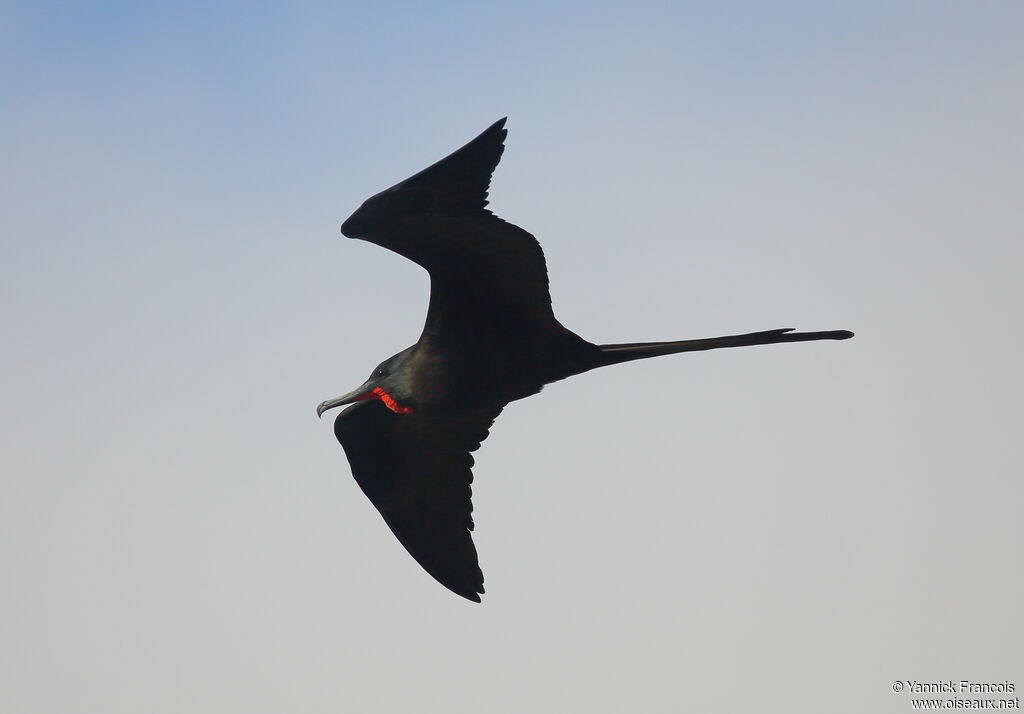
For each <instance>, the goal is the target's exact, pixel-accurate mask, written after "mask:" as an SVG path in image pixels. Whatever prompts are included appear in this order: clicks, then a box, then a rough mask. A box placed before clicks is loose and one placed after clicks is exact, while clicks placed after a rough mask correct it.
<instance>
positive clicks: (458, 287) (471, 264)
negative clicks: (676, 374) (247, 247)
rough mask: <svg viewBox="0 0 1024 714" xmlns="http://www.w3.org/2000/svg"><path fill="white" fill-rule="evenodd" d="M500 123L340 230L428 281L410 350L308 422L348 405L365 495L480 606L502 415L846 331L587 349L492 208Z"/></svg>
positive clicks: (534, 257)
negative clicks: (664, 366)
mask: <svg viewBox="0 0 1024 714" xmlns="http://www.w3.org/2000/svg"><path fill="white" fill-rule="evenodd" d="M504 126H505V120H504V119H502V120H500V121H498V122H496V123H494V124H493V125H492V126H490V127H489V128H488V129H487V130H486V131H484V132H483V133H482V134H480V136H478V137H477V138H475V139H473V141H471V142H469V143H468V144H466V145H465V146H464V147H462V148H461V149H459V150H457V151H455V152H454V153H452V154H451V155H449V156H448V157H446V158H444V159H442V160H441V161H439V162H437V163H436V164H434V165H432V166H430V167H428V168H426V169H424V170H423V171H420V172H419V173H417V174H415V175H414V176H412V177H410V178H408V179H406V180H405V181H402V182H401V183H399V184H396V185H395V186H392V187H391V188H389V189H387V190H385V191H382V192H380V193H378V194H377V195H375V196H373V197H371V198H369V199H367V200H366V201H365V202H364V203H363V205H362V206H360V208H359V209H358V210H357V211H356V212H355V213H353V214H352V216H350V217H349V218H348V220H346V221H345V223H344V224H343V225H342V227H341V230H342V233H344V234H345V235H346V236H349V237H350V238H360V239H363V240H367V241H370V242H372V243H376V244H377V245H380V246H382V247H384V248H388V249H390V250H392V251H394V252H396V253H398V254H399V255H403V256H405V257H406V258H409V259H410V260H412V261H415V262H416V263H418V264H419V265H421V266H423V267H424V268H425V269H426V270H427V271H428V273H429V274H430V304H429V307H428V310H427V317H426V321H425V324H424V326H423V332H422V333H421V335H420V338H419V340H418V341H417V342H416V344H415V345H413V346H411V347H409V348H407V349H405V350H403V351H402V352H399V353H398V354H397V355H395V356H393V357H391V358H389V359H387V360H385V361H384V362H382V363H381V364H380V365H379V366H378V367H377V368H376V369H375V370H374V372H373V374H371V375H370V378H369V379H367V380H366V382H365V383H364V384H362V385H361V386H360V387H358V388H357V389H355V390H353V391H352V392H350V393H348V394H346V395H344V396H342V397H338V398H337V399H332V400H328V401H326V402H323V403H321V404H320V406H319V407H318V408H317V414H322V413H323V412H324V411H325V410H327V409H331V408H334V407H337V406H341V405H344V404H353V406H350V407H349V408H348V409H346V410H344V411H343V412H341V414H339V415H338V417H337V419H336V421H335V425H334V431H335V435H336V436H337V438H338V441H339V442H341V445H342V447H344V449H345V453H346V455H347V456H348V460H349V463H350V465H351V467H352V474H353V476H355V479H356V481H357V482H358V483H359V486H360V488H362V490H363V492H364V493H365V494H366V496H367V497H368V498H369V499H370V501H371V502H372V503H373V505H374V506H376V508H377V510H378V511H380V513H381V515H382V516H383V517H384V520H385V521H386V522H387V524H388V526H389V527H390V528H391V530H392V531H393V532H394V534H395V535H396V536H397V537H398V539H399V541H401V543H402V545H404V546H405V548H406V549H407V550H408V551H409V553H411V554H412V556H413V557H414V558H415V559H416V560H417V562H419V564H420V565H421V566H423V568H424V569H425V570H426V571H427V572H428V573H430V574H431V575H432V576H433V577H434V578H436V579H437V580H438V582H440V583H441V584H442V585H444V586H445V587H447V588H449V589H451V590H452V591H454V592H455V593H457V594H459V595H461V596H463V597H465V598H468V599H470V600H475V601H477V602H479V600H480V593H483V592H484V588H483V574H482V573H481V571H480V567H479V564H478V560H477V553H476V548H475V547H474V545H473V541H472V538H471V534H470V531H472V529H473V520H472V516H471V513H472V508H473V507H472V502H471V495H472V490H471V486H470V484H471V482H472V480H473V473H472V466H473V457H472V455H471V452H472V451H474V450H476V449H477V448H479V446H480V443H481V442H482V441H483V440H484V439H485V438H487V434H488V430H489V429H490V427H491V425H492V423H493V422H494V419H495V418H496V417H497V416H498V414H499V413H500V412H501V410H502V408H504V406H505V405H506V404H507V403H509V402H511V401H514V400H516V399H522V398H523V397H527V396H530V395H531V394H536V393H537V392H539V391H540V390H541V389H542V388H543V386H544V385H545V384H549V383H551V382H555V381H558V380H560V379H564V378H566V377H569V376H572V375H574V374H579V373H581V372H586V371H588V370H591V369H595V368H597V367H603V366H606V365H610V364H616V363H619V362H625V361H629V360H634V359H643V358H647V357H655V356H658V355H666V354H674V353H678V352H693V351H699V350H708V349H717V348H721V347H738V346H745V345H760V344H770V343H778V342H804V341H812V340H843V339H847V338H849V337H852V336H853V333H851V332H848V331H846V330H832V331H826V332H794V331H792V330H790V329H781V330H769V331H765V332H754V333H749V334H745V335H730V336H726V337H713V338H706V339H698V340H683V341H676V342H653V343H631V344H616V345H595V344H593V343H590V342H588V341H586V340H584V339H583V338H581V337H579V336H578V335H576V334H574V333H573V332H571V331H570V330H567V329H566V328H565V327H563V326H562V325H561V324H560V323H559V322H558V320H556V319H555V316H554V313H553V312H552V309H551V295H550V293H549V291H548V277H547V268H546V265H545V263H544V253H543V251H542V250H541V248H540V245H539V244H538V243H537V240H536V239H535V238H534V237H533V236H532V235H530V234H529V233H527V232H526V231H524V230H523V229H521V228H519V227H517V226H514V225H512V224H511V223H508V222H506V221H503V220H502V219H500V218H498V217H497V216H495V215H494V214H493V213H491V212H490V211H489V210H487V208H486V206H487V192H488V189H489V186H490V180H491V174H492V173H493V171H494V168H495V167H496V166H497V164H498V161H499V160H500V158H501V154H502V152H503V151H504V139H505V136H506V133H507V132H506V130H505V128H504Z"/></svg>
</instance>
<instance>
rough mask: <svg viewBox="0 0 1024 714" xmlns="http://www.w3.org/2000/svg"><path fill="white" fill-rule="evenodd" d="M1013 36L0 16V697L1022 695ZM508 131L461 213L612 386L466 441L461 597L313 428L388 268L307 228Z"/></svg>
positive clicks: (379, 334)
mask: <svg viewBox="0 0 1024 714" xmlns="http://www.w3.org/2000/svg"><path fill="white" fill-rule="evenodd" d="M1022 33H1024V5H1022V4H1021V3H1016V2H942V1H935V2H845V3H843V2H840V3H817V4H811V3H789V2H776V3H736V2H722V3H714V4H711V3H704V4H692V3H682V2H660V3H659V2H638V3H629V4H628V5H627V4H626V3H610V2H596V3H567V2H522V3H516V4H511V3H506V4H493V3H468V2H435V3H412V2H399V3H369V2H360V3H353V2H342V3H316V2H306V3H304V2H291V3H267V4H252V5H246V6H243V5H241V4H224V3H217V2H214V3H210V2H202V3H199V2H178V3H173V4H171V3H166V4H152V3H149V4H147V3H141V4H140V3H118V2H113V3H103V4H99V3H89V2H69V3H51V2H32V3H29V2H22V3H13V4H12V3H3V4H2V9H0V65H2V68H3V71H2V72H0V180H2V186H3V190H2V191H0V305H2V311H3V312H2V315H3V322H2V326H3V334H4V340H3V349H2V350H0V376H2V380H3V381H2V394H3V399H2V408H0V440H2V443H0V470H2V473H0V573H2V578H3V579H2V582H0V711H3V712H5V713H6V712H10V713H12V714H68V713H69V712H74V713H75V714H79V713H89V714H91V713H96V714H122V713H123V714H138V712H148V713H150V714H165V713H166V714H171V713H174V714H178V713H182V712H189V714H196V713H206V712H209V713H216V714H224V713H227V712H239V713H245V714H254V713H255V714H261V713H264V712H265V713H267V714H271V713H274V714H276V713H279V712H304V713H305V712H314V713H319V712H324V713H326V712H360V713H378V712H379V713H381V714H385V713H386V714H392V713H396V712H398V713H404V712H409V713H414V712H415V713H417V714H420V713H425V714H432V713H434V712H498V713H505V712H507V713H512V712H516V713H518V712H526V711H530V712H592V713H595V714H603V713H608V714H611V713H618V712H623V711H642V712H682V711H700V712H741V711H767V712H771V711H786V712H794V713H797V714H799V713H802V712H821V711H832V712H906V711H911V704H910V701H909V700H910V696H909V695H907V694H895V693H893V691H892V683H893V681H894V680H907V679H916V680H920V681H938V680H947V679H952V680H960V679H972V680H975V681H998V682H1001V681H1004V680H1009V681H1011V682H1014V683H1015V684H1016V689H1017V693H1018V694H1019V693H1020V691H1021V689H1022V688H1024V655H1022V650H1021V642H1022V640H1024V618H1022V616H1021V609H1020V603H1021V602H1022V601H1024V575H1022V570H1021V547H1022V544H1024V526H1022V523H1021V520H1022V519H1021V503H1022V498H1024V485H1022V468H1021V459H1020V441H1021V434H1022V427H1024V418H1022V416H1021V404H1022V402H1024V386H1022V385H1024V380H1022V377H1021V368H1020V363H1021V354H1022V352H1024V337H1022V334H1024V333H1022V330H1021V323H1022V320H1021V313H1022V308H1024V281H1022V279H1021V274H1022V269H1021V268H1022V258H1024V256H1022V248H1021V246H1022V238H1024V218H1022V198H1024V179H1022V169H1021V167H1022V166H1024V141H1022V138H1021V137H1022V136H1024V44H1022V42H1021V37H1022ZM505 115H508V116H509V123H508V128H509V136H508V141H507V150H506V152H505V156H504V159H503V160H502V163H501V165H500V166H499V167H498V170H497V173H496V175H495V179H494V182H493V184H492V199H493V201H492V207H493V208H494V210H495V211H496V212H497V213H498V214H499V215H501V216H503V217H505V218H507V219H508V220H510V221H512V222H514V223H516V224H518V225H521V226H522V227H524V228H526V229H527V230H530V231H531V232H533V233H534V234H535V235H537V237H538V238H539V240H540V241H541V243H542V245H543V246H544V249H545V251H546V254H547V260H548V266H549V270H550V274H551V282H552V293H553V297H554V303H555V310H556V314H557V315H558V316H559V317H560V319H561V320H562V322H564V323H565V324H566V325H567V326H568V327H570V328H571V329H573V330H575V331H576V332H578V333H580V334H581V335H583V336H584V337H587V338H588V339H591V340H593V341H596V342H629V341H640V340H654V339H683V338H688V337H703V336H711V335H718V334H728V333H735V332H747V331H753V330H758V329H769V328H776V327H797V328H801V329H831V328H848V329H852V330H854V331H856V332H857V338H856V339H854V340H852V341H849V342H843V343H818V344H805V345H778V346H768V347H758V348H749V349H742V350H731V351H719V352H712V353H701V354H694V355H684V356H679V357H674V358H664V359H661V360H654V361H648V362H643V363H635V364H630V365H623V366H621V367H617V368H612V369H608V370H603V371H599V372H594V373H591V374H588V375H585V376H582V377H579V378H576V379H574V380H570V381H568V382H564V383H560V384H557V385H553V386H552V387H549V388H548V389H546V390H545V391H544V392H543V393H542V394H541V395H539V396H537V397H534V398H532V399H529V400H526V401H523V402H519V403H516V404H514V405H512V406H511V407H509V408H508V409H507V410H506V411H505V413H504V414H503V415H502V417H501V418H500V420H499V421H498V422H497V424H496V425H495V427H494V429H493V431H492V435H491V437H490V439H488V441H487V442H486V444H484V447H483V448H482V449H481V451H480V452H478V458H477V468H476V483H475V487H474V488H475V504H476V510H475V516H476V521H477V531H476V541H477V546H478V548H479V550H480V555H481V561H482V565H483V569H484V574H485V576H486V586H487V595H486V596H485V598H484V602H483V604H482V605H473V604H471V603H468V602H466V601H464V600H462V599H461V598H458V597H456V596H455V595H452V594H451V593H449V592H448V591H446V590H444V589H443V588H441V587H440V586H439V585H437V584H436V583H435V582H434V581H433V580H432V579H431V578H430V577H428V576H427V575H426V574H424V573H423V572H422V571H421V570H420V569H419V567H418V566H417V565H416V564H415V562H414V561H413V560H412V559H411V558H409V557H408V556H407V555H406V554H405V552H404V551H403V550H402V548H401V546H400V545H399V544H398V543H397V541H396V540H395V539H394V538H393V537H392V536H391V534H390V532H389V531H388V529H387V528H386V526H385V525H384V523H383V522H382V521H381V519H380V517H379V515H378V514H377V513H376V511H374V510H373V508H372V507H371V506H370V504H369V503H368V502H367V501H366V499H365V498H364V497H363V496H362V494H361V493H360V492H359V490H358V487H357V486H356V484H355V482H354V481H353V480H352V479H351V477H350V474H349V470H348V465H347V462H346V461H345V458H344V455H343V453H342V451H341V449H340V447H339V446H338V444H337V442H336V441H335V439H334V436H333V433H332V430H331V421H332V420H331V419H327V418H325V419H324V420H323V421H318V420H317V419H316V416H315V414H314V408H315V406H316V404H317V403H318V402H320V401H321V400H323V399H325V398H327V397H331V396H335V395H337V394H340V393H342V392H345V391H348V390H349V389H351V388H353V387H355V386H356V385H358V384H359V383H360V382H361V381H362V380H363V379H364V378H365V377H366V375H367V374H368V373H369V371H370V370H371V368H372V367H373V366H374V365H375V364H377V362H379V361H380V360H381V359H383V358H385V357H387V356H389V355H391V354H392V353H394V352H396V351H398V350H399V349H401V348H403V347H405V346H407V345H409V344H411V343H412V342H413V341H415V339H416V337H417V335H418V334H419V329H420V327H421V324H422V319H423V314H424V312H425V309H426V304H427V291H428V283H427V277H426V274H425V273H424V272H423V271H422V270H420V269H419V268H418V267H417V266H415V265H413V264H411V263H409V262H407V261H404V260H403V259H401V258H399V257H398V256H395V255H393V254H391V253H389V252H387V251H385V250H382V249H380V248H378V247H376V246H373V245H370V244H366V243H362V242H359V241H349V240H347V239H344V238H343V237H342V236H341V235H340V234H339V233H338V226H339V225H340V223H341V221H342V220H343V219H344V218H345V217H347V216H348V214H349V213H350V212H351V211H352V210H353V209H354V208H355V207H356V206H358V205H359V203H360V202H361V201H362V200H363V199H365V198H366V197H367V196H369V195H371V194H372V193H375V192H376V191H378V190H380V189H382V188H384V187H386V186H389V185H391V184H392V183H394V182H396V181H398V180H400V179H402V178H405V177H406V176H408V175H410V174H411V173H413V172H415V171H417V170H419V169H421V168H423V167H424V166H426V165H427V164H429V163H431V162H432V161H434V160H436V159H438V158H440V157H442V156H444V155H445V154H447V153H448V152H450V151H451V150H453V149H455V148H456V147H458V146H460V145H461V144H463V143H464V142H465V141H467V140H469V139H470V138H472V137H473V136H475V135H476V134H477V133H478V132H479V131H481V130H483V129H484V128H485V127H487V126H488V125H489V124H490V123H491V122H493V121H494V120H496V119H498V118H500V117H502V116H505Z"/></svg>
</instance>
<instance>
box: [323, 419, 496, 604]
mask: <svg viewBox="0 0 1024 714" xmlns="http://www.w3.org/2000/svg"><path fill="white" fill-rule="evenodd" d="M500 412H501V409H496V410H492V411H490V412H481V413H474V414H468V415H459V416H458V417H433V416H421V415H418V414H396V413H394V412H392V411H391V410H390V409H388V408H387V407H386V406H385V405H384V404H383V403H382V402H380V401H377V400H371V401H365V402H360V403H358V404H356V405H354V406H351V407H349V408H348V409H346V410H345V411H343V412H342V413H341V414H339V415H338V418H337V419H336V420H335V421H334V433H335V435H336V436H337V437H338V441H340V442H341V445H342V447H343V448H344V449H345V454H346V455H347V456H348V461H349V464H350V465H351V466H352V475H353V476H354V477H355V479H356V482H357V483H358V484H359V487H360V488H361V489H362V490H363V493H365V494H366V496H367V498H369V499H370V501H371V502H372V503H373V505H374V506H376V507H377V510H378V511H380V514H381V515H382V516H384V521H385V522H386V523H387V524H388V526H389V527H390V528H391V530H392V531H393V532H394V534H395V535H396V536H398V540H399V541H401V543H402V545H404V546H405V548H406V550H408V551H409V553H410V554H411V555H412V557H413V558H415V559H416V562H418V563H419V564H420V565H421V566H423V568H424V570H426V571H427V572H428V573H430V574H431V575H432V576H433V577H434V578H435V579H436V580H437V581H438V582H439V583H441V584H442V585H444V586H445V587H446V588H448V589H449V590H451V591H452V592H455V593H457V594H459V595H461V596H462V597H464V598H468V599H470V600H473V601H475V602H480V595H479V593H482V592H483V591H484V576H483V573H482V572H481V571H480V565H479V562H478V561H477V554H476V547H475V546H474V545H473V539H472V537H471V536H470V531H472V530H473V518H472V511H473V504H472V501H471V496H472V488H471V486H470V484H471V483H472V481H473V472H472V470H471V469H472V466H473V457H472V456H470V452H471V451H475V450H476V449H478V448H479V447H480V442H482V441H483V440H484V439H486V438H487V434H488V429H489V428H490V426H491V424H492V423H494V419H495V418H496V417H497V416H498V414H499V413H500Z"/></svg>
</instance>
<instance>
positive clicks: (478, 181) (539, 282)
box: [341, 119, 557, 334]
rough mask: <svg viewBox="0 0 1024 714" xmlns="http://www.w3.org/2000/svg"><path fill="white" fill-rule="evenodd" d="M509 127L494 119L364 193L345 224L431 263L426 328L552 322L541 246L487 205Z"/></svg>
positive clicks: (354, 234) (356, 234) (348, 230)
mask: <svg viewBox="0 0 1024 714" xmlns="http://www.w3.org/2000/svg"><path fill="white" fill-rule="evenodd" d="M504 126H505V120H504V119H501V120H500V121H498V122H495V123H494V124H493V125H491V126H490V127H489V128H488V129H487V130H486V131H484V132H483V133H482V134H480V136H478V137H476V138H475V139H473V140H472V141H471V142H469V143H468V144H466V145H465V146H463V147H462V148H461V149H459V150H457V151H455V152H454V153H452V154H451V155H450V156H448V157H446V158H444V159H441V160H440V161H438V162H437V163H436V164H434V165H432V166H430V167H428V168H426V169H424V170H423V171H420V172H419V173H418V174H416V175H415V176H412V177H410V178H408V179H406V180H405V181H402V182H401V183H399V184H397V185H395V186H392V187H391V188H389V189H387V190H385V191H382V192H381V193H379V194H377V195H376V196H373V197H371V198H369V199H367V200H366V201H365V202H364V203H363V205H362V206H361V207H360V208H359V209H358V210H357V211H356V212H355V213H353V214H352V215H351V216H350V217H349V218H348V220H346V221H345V223H344V224H343V225H342V227H341V232H342V233H344V234H345V235H347V236H349V237H350V238H361V239H363V240H367V241H370V242H371V243H376V244H377V245H380V246H383V247H384V248H388V249H390V250H393V251H394V252H396V253H398V254H399V255H403V256H405V257H406V258H409V259H410V260H412V261H415V262H416V263H418V264H419V265H421V266H423V267H424V268H426V269H427V271H428V272H429V273H430V307H429V309H428V312H427V321H426V326H425V327H424V333H425V334H427V333H431V332H434V333H436V334H444V333H445V331H446V330H448V329H449V328H451V327H456V326H457V327H461V328H478V329H479V328H483V329H486V328H487V327H489V326H495V327H498V328H501V327H506V326H508V323H510V322H512V323H516V324H530V323H532V324H534V325H536V326H538V327H543V326H547V324H549V323H554V322H555V318H554V315H553V313H552V311H551V294H550V292H549V290H548V275H547V266H546V264H545V262H544V252H543V251H542V250H541V247H540V244H538V243H537V240H536V238H534V237H533V236H532V235H530V234H529V233H527V232H526V231H524V230H523V229H522V228H519V227H517V226H514V225H512V224H511V223H507V222H506V221H503V220H502V219H500V218H498V217H497V216H495V215H494V214H493V213H491V212H490V211H489V210H487V208H486V206H487V191H488V188H489V187H490V182H491V174H492V173H493V172H494V168H495V167H496V166H497V165H498V161H499V160H500V159H501V154H502V152H503V151H504V150H505V146H504V140H505V135H506V134H507V131H506V130H505V128H504ZM538 321H539V324H538ZM545 323H547V324H545ZM556 324H557V323H556Z"/></svg>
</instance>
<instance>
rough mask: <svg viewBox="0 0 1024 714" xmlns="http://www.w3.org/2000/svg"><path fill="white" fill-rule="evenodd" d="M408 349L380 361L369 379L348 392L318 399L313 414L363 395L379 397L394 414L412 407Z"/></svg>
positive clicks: (319, 414) (366, 397) (371, 397)
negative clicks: (324, 399)
mask: <svg viewBox="0 0 1024 714" xmlns="http://www.w3.org/2000/svg"><path fill="white" fill-rule="evenodd" d="M411 350H412V347H410V348H408V349H405V350H402V351H401V352H399V353H398V354H396V355H395V356H393V357H389V358H388V359H386V360H384V361H383V362H381V363H380V364H379V365H377V368H376V369H374V370H373V373H372V374H371V375H370V378H369V379H367V380H366V381H365V382H363V383H362V384H361V385H359V386H358V387H356V388H355V389H353V390H352V391H351V392H349V393H348V394H344V395H342V396H340V397H337V398H335V399H328V400H327V401H325V402H321V403H320V405H319V406H318V407H317V408H316V415H317V416H322V415H323V413H324V412H325V411H327V410H328V409H334V408H335V407H340V406H344V405H345V404H353V403H355V402H361V401H363V400H366V399H379V400H380V401H382V402H384V404H385V405H386V406H387V408H388V409H390V410H391V411H393V412H395V413H396V414H408V413H410V412H412V411H414V406H413V403H412V402H413V399H412V390H411V388H410V387H411V385H410V379H409V357H410V354H411Z"/></svg>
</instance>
